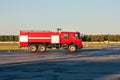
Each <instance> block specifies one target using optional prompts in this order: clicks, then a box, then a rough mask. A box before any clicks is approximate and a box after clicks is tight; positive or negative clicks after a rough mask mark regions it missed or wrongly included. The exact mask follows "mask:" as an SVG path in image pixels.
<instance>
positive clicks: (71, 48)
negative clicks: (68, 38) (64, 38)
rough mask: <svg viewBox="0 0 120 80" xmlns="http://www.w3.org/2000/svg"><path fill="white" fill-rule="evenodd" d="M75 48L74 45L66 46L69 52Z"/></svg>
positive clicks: (74, 50)
mask: <svg viewBox="0 0 120 80" xmlns="http://www.w3.org/2000/svg"><path fill="white" fill-rule="evenodd" d="M76 50H77V47H76V45H69V46H68V51H69V52H76Z"/></svg>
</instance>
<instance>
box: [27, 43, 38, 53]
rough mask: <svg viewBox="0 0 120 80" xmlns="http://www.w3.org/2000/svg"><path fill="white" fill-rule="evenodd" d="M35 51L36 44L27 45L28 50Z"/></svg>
mask: <svg viewBox="0 0 120 80" xmlns="http://www.w3.org/2000/svg"><path fill="white" fill-rule="evenodd" d="M36 51H37V46H36V45H34V44H33V45H30V46H29V52H31V53H33V52H36Z"/></svg>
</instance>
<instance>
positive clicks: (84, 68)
mask: <svg viewBox="0 0 120 80" xmlns="http://www.w3.org/2000/svg"><path fill="white" fill-rule="evenodd" d="M0 80H120V47H119V46H117V47H108V48H96V49H90V48H88V49H81V50H78V51H77V52H75V53H69V52H67V51H66V50H48V51H47V52H45V53H38V52H37V53H29V52H28V51H0Z"/></svg>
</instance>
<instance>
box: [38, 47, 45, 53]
mask: <svg viewBox="0 0 120 80" xmlns="http://www.w3.org/2000/svg"><path fill="white" fill-rule="evenodd" d="M38 51H39V52H45V51H46V47H45V46H44V45H39V46H38Z"/></svg>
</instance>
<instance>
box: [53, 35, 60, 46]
mask: <svg viewBox="0 0 120 80" xmlns="http://www.w3.org/2000/svg"><path fill="white" fill-rule="evenodd" d="M59 42H60V37H59V35H52V36H51V43H54V44H55V43H59Z"/></svg>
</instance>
